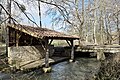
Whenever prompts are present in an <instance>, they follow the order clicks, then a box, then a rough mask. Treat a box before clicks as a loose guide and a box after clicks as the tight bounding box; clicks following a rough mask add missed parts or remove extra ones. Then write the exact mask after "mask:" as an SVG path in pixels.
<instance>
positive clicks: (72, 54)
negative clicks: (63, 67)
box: [70, 40, 74, 62]
mask: <svg viewBox="0 0 120 80" xmlns="http://www.w3.org/2000/svg"><path fill="white" fill-rule="evenodd" d="M70 42H71V59H70V62H73V61H74V44H73V40H71V41H70Z"/></svg>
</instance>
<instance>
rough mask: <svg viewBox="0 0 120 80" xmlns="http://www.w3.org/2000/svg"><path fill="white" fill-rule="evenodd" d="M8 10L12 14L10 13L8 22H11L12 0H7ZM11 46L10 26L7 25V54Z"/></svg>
mask: <svg viewBox="0 0 120 80" xmlns="http://www.w3.org/2000/svg"><path fill="white" fill-rule="evenodd" d="M7 10H8V13H9V14H10V15H8V18H9V20H8V24H11V0H7ZM8 47H9V26H6V54H8Z"/></svg>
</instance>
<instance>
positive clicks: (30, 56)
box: [8, 46, 54, 69]
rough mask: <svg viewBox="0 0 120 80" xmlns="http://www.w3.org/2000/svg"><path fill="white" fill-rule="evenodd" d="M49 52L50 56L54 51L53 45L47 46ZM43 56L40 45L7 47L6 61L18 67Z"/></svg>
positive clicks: (43, 52)
mask: <svg viewBox="0 0 120 80" xmlns="http://www.w3.org/2000/svg"><path fill="white" fill-rule="evenodd" d="M49 53H50V57H51V56H52V55H53V53H54V46H49ZM44 57H45V51H44V49H43V48H42V47H41V46H18V47H8V63H9V64H10V66H12V67H13V66H14V67H16V68H18V69H19V68H20V67H21V66H23V65H27V64H29V63H32V62H35V61H38V60H40V59H43V58H44Z"/></svg>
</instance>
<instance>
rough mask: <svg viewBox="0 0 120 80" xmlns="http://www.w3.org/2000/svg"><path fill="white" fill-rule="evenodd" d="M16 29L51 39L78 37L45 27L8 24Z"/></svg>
mask: <svg viewBox="0 0 120 80" xmlns="http://www.w3.org/2000/svg"><path fill="white" fill-rule="evenodd" d="M9 27H12V28H14V29H16V30H19V31H21V32H24V33H26V34H29V35H31V36H33V37H37V38H41V39H42V38H53V39H79V37H78V36H72V35H67V34H64V33H61V32H57V31H55V30H50V29H47V28H40V27H31V26H26V25H9Z"/></svg>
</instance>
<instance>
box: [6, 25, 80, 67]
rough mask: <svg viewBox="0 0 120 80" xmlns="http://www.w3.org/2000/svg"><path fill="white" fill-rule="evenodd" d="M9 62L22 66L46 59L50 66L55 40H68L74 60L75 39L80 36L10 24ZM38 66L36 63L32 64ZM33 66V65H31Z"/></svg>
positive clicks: (38, 62)
mask: <svg viewBox="0 0 120 80" xmlns="http://www.w3.org/2000/svg"><path fill="white" fill-rule="evenodd" d="M7 27H8V28H9V41H8V62H9V64H10V65H11V66H15V67H17V68H21V67H22V66H25V65H27V64H33V63H36V64H37V65H38V64H39V65H41V64H40V62H41V60H42V59H44V60H43V61H44V63H45V64H44V65H45V68H48V67H49V62H50V61H49V57H51V56H52V54H54V45H51V43H52V41H53V40H66V42H67V43H68V44H69V46H70V48H71V52H70V54H71V57H70V58H71V59H70V60H71V61H73V60H74V40H76V39H79V37H76V36H71V35H66V34H63V33H60V32H57V31H54V30H50V29H47V28H40V27H31V26H26V25H20V24H17V25H9V26H7ZM32 66H33V67H36V65H32ZM30 67H31V66H30Z"/></svg>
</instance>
